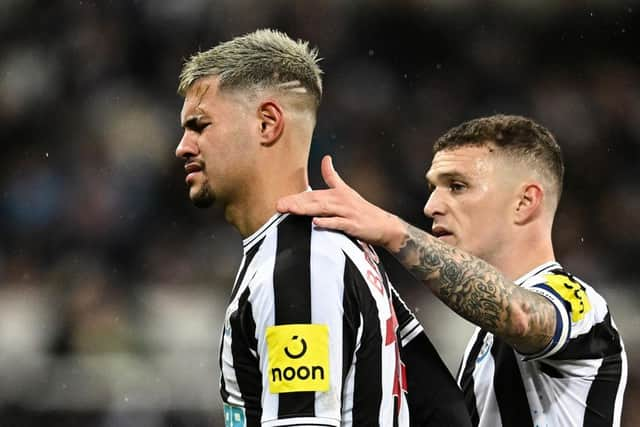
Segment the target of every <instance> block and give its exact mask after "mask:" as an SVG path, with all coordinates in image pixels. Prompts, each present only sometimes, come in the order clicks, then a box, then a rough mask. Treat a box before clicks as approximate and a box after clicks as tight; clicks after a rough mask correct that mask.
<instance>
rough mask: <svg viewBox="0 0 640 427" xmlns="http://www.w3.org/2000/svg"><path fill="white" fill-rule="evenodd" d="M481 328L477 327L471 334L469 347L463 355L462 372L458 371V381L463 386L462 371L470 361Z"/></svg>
mask: <svg viewBox="0 0 640 427" xmlns="http://www.w3.org/2000/svg"><path fill="white" fill-rule="evenodd" d="M481 330H482V329H480V328H476V329H475V331H474V332H473V335H471V338H469V342H468V343H467V348H465V350H464V354H463V355H462V363H460V372H458V378H456V382H457V383H458V386H459V387H462V373H463V372H464V370H465V368H466V367H467V363H469V353H471V349H472V348H473V345H474V344H475V342H476V340H477V339H478V334H480V331H481ZM474 363H475V361H474Z"/></svg>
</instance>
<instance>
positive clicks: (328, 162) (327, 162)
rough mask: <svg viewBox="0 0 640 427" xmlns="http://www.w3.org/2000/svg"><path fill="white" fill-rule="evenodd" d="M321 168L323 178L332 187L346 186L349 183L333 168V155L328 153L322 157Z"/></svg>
mask: <svg viewBox="0 0 640 427" xmlns="http://www.w3.org/2000/svg"><path fill="white" fill-rule="evenodd" d="M321 170H322V178H323V179H324V182H325V183H326V184H327V185H328V186H329V187H330V188H336V187H344V186H346V185H347V184H345V183H344V181H343V180H342V178H340V175H338V172H336V170H335V169H334V168H333V159H332V158H331V156H328V155H327V156H324V157H323V158H322V165H321Z"/></svg>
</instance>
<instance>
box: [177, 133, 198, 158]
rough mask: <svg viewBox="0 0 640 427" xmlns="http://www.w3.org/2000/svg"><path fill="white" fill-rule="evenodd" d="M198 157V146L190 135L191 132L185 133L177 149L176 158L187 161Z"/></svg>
mask: <svg viewBox="0 0 640 427" xmlns="http://www.w3.org/2000/svg"><path fill="white" fill-rule="evenodd" d="M197 155H198V144H197V143H196V141H195V140H194V139H193V137H192V136H191V135H189V131H185V132H184V134H183V135H182V139H180V142H179V143H178V146H177V147H176V157H178V158H180V159H187V158H189V157H193V156H197Z"/></svg>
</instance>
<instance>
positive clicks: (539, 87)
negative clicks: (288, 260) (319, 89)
mask: <svg viewBox="0 0 640 427" xmlns="http://www.w3.org/2000/svg"><path fill="white" fill-rule="evenodd" d="M639 13H640V4H638V2H630V1H607V0H600V1H596V0H592V1H585V2H571V1H551V0H546V1H542V0H539V1H535V0H518V1H513V0H511V1H508V0H503V1H473V0H455V1H454V0H434V1H430V2H425V1H418V0H405V1H391V0H386V1H385V0H378V1H362V0H360V1H339V0H332V1H320V2H304V1H297V2H293V1H271V2H252V1H247V0H228V1H207V0H182V1H179V2H173V1H168V2H157V1H152V0H138V1H109V2H95V1H75V2H71V1H66V2H55V3H54V2H36V1H35V0H2V1H0V134H1V135H2V146H3V149H2V151H3V152H2V156H1V157H0V425H1V426H3V427H4V426H21V427H30V426H44V425H46V426H100V427H120V426H143V427H145V426H149V427H151V426H154V427H155V426H187V425H188V426H204V425H211V426H219V425H221V418H222V417H221V410H220V400H219V397H218V392H217V382H218V373H217V367H216V364H217V356H216V354H217V347H218V336H219V330H220V324H221V318H222V308H223V307H224V304H225V302H226V300H227V295H228V293H229V290H230V284H231V281H232V280H233V275H234V273H235V271H236V268H237V265H238V263H239V260H240V252H241V246H240V238H239V236H238V235H237V234H236V233H235V231H234V230H233V229H232V228H231V227H230V226H228V225H227V224H226V223H224V221H223V217H222V214H221V213H220V211H219V210H208V211H200V210H197V209H195V208H193V207H192V206H191V204H190V202H189V201H188V199H187V193H186V188H185V185H184V173H183V170H182V162H180V161H178V160H176V159H175V158H174V154H173V153H174V149H175V146H176V144H177V142H178V140H179V138H180V128H179V122H178V114H179V111H180V108H181V99H180V98H179V97H178V96H177V95H176V94H175V89H176V82H177V74H178V72H179V69H180V66H181V62H182V60H183V59H184V58H185V57H187V56H188V55H190V54H191V53H193V52H194V51H195V50H197V49H207V48H209V47H210V46H212V45H214V44H216V43H217V42H219V41H221V40H226V39H229V38H230V37H232V36H235V35H240V34H243V33H246V32H249V31H252V30H254V29H256V28H260V27H273V28H279V29H281V30H284V31H286V32H288V33H289V34H290V35H291V36H293V37H300V38H304V39H308V40H310V41H311V43H312V44H314V45H317V46H318V47H319V48H320V52H321V56H322V57H323V58H324V60H323V61H322V66H323V68H324V70H325V72H326V76H325V98H324V101H323V105H322V107H321V111H320V117H319V124H318V127H317V131H316V134H315V138H314V145H313V149H312V156H311V169H310V172H311V176H312V183H313V184H314V185H315V186H321V185H322V184H321V180H320V178H319V162H320V159H321V156H322V155H323V154H325V153H331V154H334V155H335V159H336V165H337V167H338V169H339V171H340V172H341V173H342V174H343V176H344V177H345V178H346V179H347V181H349V182H350V183H351V184H352V185H354V186H355V188H357V189H358V190H360V191H361V193H362V194H363V195H365V196H366V197H368V198H369V199H371V200H372V201H374V202H376V203H378V204H380V205H381V206H383V207H385V208H387V209H390V210H392V211H394V212H396V213H398V214H400V215H401V216H403V217H405V218H406V219H408V220H409V221H411V222H413V223H415V224H417V225H419V226H422V227H428V226H429V224H428V221H427V220H426V219H425V218H424V217H422V215H421V211H422V206H423V204H424V202H425V200H426V196H427V192H426V188H425V184H424V179H423V176H424V172H425V170H426V167H427V165H428V163H429V160H430V150H431V145H432V142H433V140H434V139H435V138H436V137H437V136H438V135H440V134H441V133H443V132H444V131H445V130H446V129H448V128H449V127H451V126H453V125H455V124H457V123H459V122H461V121H463V120H465V119H470V118H472V117H476V116H480V115H488V114H492V113H496V112H507V113H519V114H525V115H528V116H532V117H534V118H535V119H537V120H538V121H540V122H542V123H543V124H544V125H546V126H547V127H549V128H550V129H551V130H552V131H553V132H554V133H555V134H556V136H557V138H558V140H559V142H560V144H561V145H562V146H563V147H564V152H565V159H566V163H567V176H566V190H565V193H564V196H563V200H562V202H561V206H560V211H559V214H558V217H557V222H556V226H555V235H554V238H555V245H556V251H557V256H558V258H559V260H560V261H561V262H562V263H563V264H565V266H566V267H568V268H569V269H570V270H571V271H573V272H574V273H576V274H578V275H579V276H581V277H582V278H583V279H585V280H587V281H588V282H590V283H592V284H593V285H595V286H596V287H597V288H598V289H599V290H600V291H601V292H602V293H603V294H604V295H605V296H606V297H607V298H608V301H609V304H610V306H611V309H612V311H613V314H614V316H615V318H616V321H617V323H618V326H619V328H620V329H621V331H622V333H623V335H624V339H625V341H626V345H627V349H628V353H629V367H630V372H629V384H628V387H627V394H626V407H625V412H624V423H623V425H624V426H627V427H630V426H637V425H640V410H639V409H638V406H637V404H638V402H640V368H638V366H640V356H639V355H638V351H639V349H640V316H639V315H638V306H639V305H640V297H639V293H638V289H637V285H638V275H639V273H640V266H639V263H638V256H639V255H640V251H639V249H640V186H639V185H638V177H639V174H640V172H639V166H640V51H639V50H638V48H637V43H636V42H635V41H634V40H637V38H638V24H639V19H638V18H639ZM387 258H388V257H387ZM388 261H389V262H392V261H391V260H388ZM391 271H392V274H393V278H394V279H395V282H396V283H397V284H398V287H399V288H400V289H401V291H402V293H403V294H404V295H405V297H406V299H407V300H408V301H411V305H412V306H413V307H414V308H415V309H416V310H417V311H418V315H419V316H420V317H421V319H422V320H423V321H424V323H425V326H426V328H427V329H428V331H429V334H430V336H431V337H432V339H433V341H434V342H435V343H436V345H437V347H438V348H439V350H440V351H441V353H442V355H443V357H444V358H445V359H446V361H447V364H448V365H449V366H450V368H451V369H452V370H455V369H456V368H457V364H458V360H459V356H460V354H461V351H462V348H463V346H464V344H465V342H466V340H467V338H468V336H469V334H470V327H469V325H468V324H467V323H466V322H464V321H462V320H459V319H458V318H456V317H455V316H454V315H452V314H451V313H449V312H448V311H447V310H446V309H444V308H442V305H441V304H439V303H438V302H437V301H435V300H434V298H433V297H432V296H431V295H430V294H429V293H428V292H427V291H426V289H424V288H422V287H419V286H415V285H413V286H412V285H411V284H407V283H406V280H407V277H406V275H405V274H403V273H402V271H400V269H398V268H397V266H396V265H394V264H392V266H391Z"/></svg>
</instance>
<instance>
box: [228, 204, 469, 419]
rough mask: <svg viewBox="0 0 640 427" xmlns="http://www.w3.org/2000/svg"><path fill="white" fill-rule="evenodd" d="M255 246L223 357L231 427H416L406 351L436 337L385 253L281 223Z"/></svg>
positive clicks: (296, 219)
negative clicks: (392, 276) (404, 296)
mask: <svg viewBox="0 0 640 427" xmlns="http://www.w3.org/2000/svg"><path fill="white" fill-rule="evenodd" d="M243 246H244V258H243V260H242V263H241V265H240V269H239V272H238V275H237V277H236V280H235V284H234V287H233V290H232V294H231V299H230V303H229V305H228V308H227V311H226V315H225V323H224V330H223V334H222V339H221V347H220V367H221V373H222V375H221V381H220V391H221V395H222V400H223V402H224V410H225V414H224V415H225V425H226V426H233V427H241V426H259V425H262V426H269V427H271V426H273V427H275V426H303V425H304V426H384V427H393V426H398V427H405V426H409V425H410V420H409V407H408V401H407V395H406V388H407V378H406V369H405V366H404V364H403V362H402V359H401V356H400V344H401V343H404V344H407V345H408V344H409V343H411V342H413V341H415V343H416V344H415V345H416V346H417V345H418V343H419V342H421V339H424V338H426V335H424V332H423V329H422V326H421V325H420V324H419V322H418V321H417V320H416V319H415V317H414V316H413V315H412V314H411V313H410V311H409V310H408V309H407V308H406V306H404V304H402V303H401V301H400V300H399V298H398V297H397V295H396V294H395V293H394V292H393V290H392V288H391V286H390V283H389V281H388V277H387V275H386V273H385V272H384V270H382V267H381V265H380V264H378V259H377V256H376V254H375V252H373V250H372V249H371V248H370V247H368V246H367V245H364V244H361V243H360V242H357V241H355V240H351V239H350V238H348V237H347V236H345V235H344V234H342V233H337V232H332V231H328V230H322V229H318V228H316V227H315V226H314V225H313V224H312V221H311V218H310V217H302V216H294V215H281V214H278V215H275V216H273V217H272V218H271V219H270V220H269V221H268V222H267V223H266V224H265V225H263V226H262V227H261V228H260V229H259V230H257V231H256V232H255V233H254V234H253V235H251V236H250V237H248V238H246V239H245V240H244V241H243ZM418 338H419V339H418ZM409 348H411V347H409ZM434 355H435V359H434V363H431V364H430V365H431V368H429V369H432V370H433V371H435V373H436V374H435V375H434V378H437V375H438V374H440V373H441V372H443V371H442V370H441V368H443V369H444V371H446V367H445V366H444V364H442V367H440V366H438V362H439V363H441V361H440V359H439V358H438V357H437V354H435V351H434ZM413 356H415V355H413ZM428 357H431V356H428ZM427 370H428V369H427ZM443 378H444V377H443ZM438 381H441V382H444V383H445V389H446V385H448V383H447V379H446V378H444V379H439V380H438ZM450 384H452V385H453V387H454V388H455V389H456V390H458V391H459V389H458V388H457V386H456V385H455V380H454V379H453V377H450ZM425 396H426V395H425ZM423 397H424V396H423ZM428 398H429V399H430V398H431V397H428ZM454 400H455V399H454ZM460 402H461V404H463V398H462V394H461V393H460ZM455 425H463V424H455Z"/></svg>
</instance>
